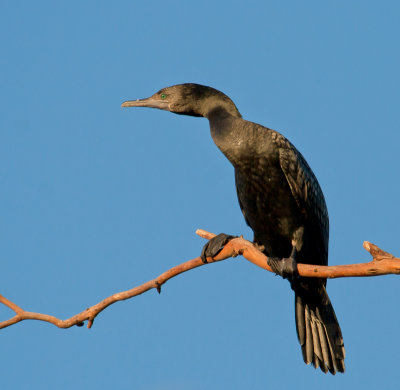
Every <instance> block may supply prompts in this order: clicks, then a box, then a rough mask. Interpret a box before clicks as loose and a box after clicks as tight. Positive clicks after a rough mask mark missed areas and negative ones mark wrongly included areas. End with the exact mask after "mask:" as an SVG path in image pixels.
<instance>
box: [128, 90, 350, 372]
mask: <svg viewBox="0 0 400 390" xmlns="http://www.w3.org/2000/svg"><path fill="white" fill-rule="evenodd" d="M122 106H123V107H153V108H159V109H163V110H167V111H171V112H174V113H176V114H182V115H191V116H200V117H201V116H202V117H205V118H207V119H208V120H209V122H210V129H211V136H212V138H213V140H214V142H215V144H216V145H217V146H218V148H219V149H220V150H221V151H222V153H224V155H225V156H226V157H227V158H228V159H229V161H230V162H231V163H232V165H233V166H234V169H235V179H236V189H237V194H238V199H239V204H240V208H241V209H242V212H243V215H244V218H245V219H246V222H247V224H248V225H249V226H250V227H251V228H252V229H253V232H254V243H255V244H256V245H257V246H258V247H259V248H260V249H261V250H262V251H263V252H264V253H265V254H266V255H267V256H268V257H270V258H271V261H270V265H271V267H272V268H273V269H274V270H275V271H276V272H277V273H279V274H281V275H282V276H284V277H287V278H288V279H289V281H290V283H291V286H292V288H293V290H294V291H295V313H296V328H297V335H298V338H299V341H300V344H301V348H302V352H303V358H304V361H305V362H306V363H307V364H309V363H312V364H313V365H314V367H316V368H318V367H320V368H321V370H322V371H323V372H328V371H330V372H331V373H332V374H335V372H336V371H339V372H344V369H345V368H344V357H345V350H344V346H343V338H342V333H341V330H340V326H339V324H338V321H337V319H336V316H335V312H334V310H333V307H332V305H331V302H330V300H329V297H328V294H327V292H326V289H325V286H326V280H323V279H314V278H309V279H307V278H299V277H296V273H295V264H296V261H298V262H300V263H308V264H318V265H327V264H328V239H329V219H328V212H327V208H326V204H325V199H324V195H323V193H322V191H321V188H320V186H319V184H318V181H317V179H316V177H315V176H314V173H313V172H312V170H311V168H310V167H309V165H308V164H307V162H306V160H305V159H304V157H303V156H302V155H301V153H300V152H299V151H298V150H297V149H296V148H295V147H294V146H293V145H292V144H291V143H290V142H289V141H288V140H287V139H286V138H285V137H284V136H283V135H281V134H280V133H278V132H276V131H274V130H271V129H269V128H266V127H263V126H261V125H259V124H256V123H253V122H248V121H246V120H244V119H242V116H241V114H240V113H239V111H238V109H237V108H236V106H235V104H234V103H233V102H232V100H231V99H230V98H229V97H228V96H226V95H225V94H223V93H222V92H220V91H217V90H216V89H213V88H210V87H205V86H202V85H198V84H181V85H175V86H172V87H168V88H164V89H162V90H160V91H159V92H157V93H155V94H154V95H153V96H151V97H150V98H147V99H141V100H134V101H127V102H124V103H123V104H122ZM230 237H231V236H226V235H223V234H222V235H219V236H217V237H216V238H215V239H213V240H210V242H209V243H208V244H207V245H206V246H205V248H204V250H203V254H202V257H203V258H204V259H205V258H206V257H212V256H213V255H215V254H216V253H217V252H218V250H219V249H221V245H223V244H224V243H226V242H227V241H228V240H229V238H230Z"/></svg>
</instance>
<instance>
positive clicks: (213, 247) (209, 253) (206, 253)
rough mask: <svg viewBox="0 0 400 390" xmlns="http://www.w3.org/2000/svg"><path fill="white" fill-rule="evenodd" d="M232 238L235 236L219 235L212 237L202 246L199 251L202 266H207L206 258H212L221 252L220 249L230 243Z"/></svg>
mask: <svg viewBox="0 0 400 390" xmlns="http://www.w3.org/2000/svg"><path fill="white" fill-rule="evenodd" d="M232 238H236V236H230V235H229V234H225V233H220V234H218V235H217V236H215V237H213V238H212V239H211V240H209V241H208V242H207V244H206V245H204V246H203V249H202V251H201V255H200V257H201V261H202V262H203V263H204V264H207V263H208V261H207V257H214V256H216V255H217V254H218V253H219V252H221V250H222V248H223V247H224V246H225V245H226V244H227V243H228V242H229V241H230V240H232Z"/></svg>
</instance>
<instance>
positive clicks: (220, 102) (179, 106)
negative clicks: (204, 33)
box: [121, 83, 241, 118]
mask: <svg viewBox="0 0 400 390" xmlns="http://www.w3.org/2000/svg"><path fill="white" fill-rule="evenodd" d="M121 107H151V108H158V109H160V110H166V111H171V112H173V113H175V114H180V115H190V116H203V117H206V118H207V117H208V116H209V114H210V112H211V111H212V110H215V109H216V108H222V109H223V110H225V111H226V112H228V113H229V114H230V115H233V116H235V117H241V115H240V113H239V111H238V109H237V108H236V106H235V104H234V103H233V102H232V100H231V99H230V98H229V97H228V96H226V95H225V94H223V93H222V92H220V91H218V90H216V89H214V88H211V87H206V86H204V85H200V84H191V83H187V84H178V85H173V86H172V87H166V88H163V89H161V90H160V91H158V92H156V93H155V94H154V95H152V96H150V97H148V98H145V99H137V100H128V101H126V102H123V103H122V105H121Z"/></svg>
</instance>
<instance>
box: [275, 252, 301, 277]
mask: <svg viewBox="0 0 400 390" xmlns="http://www.w3.org/2000/svg"><path fill="white" fill-rule="evenodd" d="M268 265H269V266H270V267H271V268H272V271H274V272H275V273H276V274H277V275H280V276H282V278H284V279H289V280H290V281H292V280H294V279H296V278H297V277H298V271H297V262H296V260H295V259H294V257H292V256H291V257H283V258H278V257H268Z"/></svg>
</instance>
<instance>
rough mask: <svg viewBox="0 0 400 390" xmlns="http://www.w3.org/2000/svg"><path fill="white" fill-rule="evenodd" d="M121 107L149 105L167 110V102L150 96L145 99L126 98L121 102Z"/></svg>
mask: <svg viewBox="0 0 400 390" xmlns="http://www.w3.org/2000/svg"><path fill="white" fill-rule="evenodd" d="M121 107H151V108H158V109H160V110H168V111H169V103H168V102H167V101H165V100H160V99H156V98H154V97H152V96H151V97H149V98H146V99H137V100H127V101H126V102H123V103H122V104H121Z"/></svg>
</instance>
